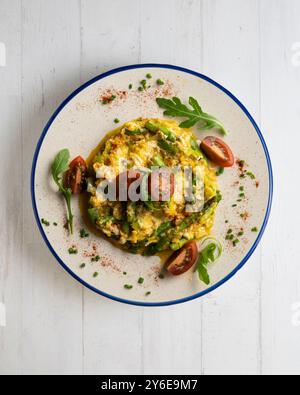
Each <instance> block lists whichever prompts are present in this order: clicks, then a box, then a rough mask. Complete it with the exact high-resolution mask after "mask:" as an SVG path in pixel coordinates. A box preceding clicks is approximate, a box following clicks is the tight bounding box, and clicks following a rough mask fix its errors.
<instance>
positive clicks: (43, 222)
mask: <svg viewBox="0 0 300 395" xmlns="http://www.w3.org/2000/svg"><path fill="white" fill-rule="evenodd" d="M41 222H42V224H43V225H45V226H50V222H49V221H47V220H46V219H45V218H42V219H41Z"/></svg>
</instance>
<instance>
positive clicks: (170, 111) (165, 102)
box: [156, 97, 227, 135]
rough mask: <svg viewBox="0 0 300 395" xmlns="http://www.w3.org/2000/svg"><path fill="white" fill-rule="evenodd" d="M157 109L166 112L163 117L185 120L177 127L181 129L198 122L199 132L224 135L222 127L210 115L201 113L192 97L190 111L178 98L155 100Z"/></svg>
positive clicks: (224, 131)
mask: <svg viewBox="0 0 300 395" xmlns="http://www.w3.org/2000/svg"><path fill="white" fill-rule="evenodd" d="M156 101H157V104H158V105H159V107H161V108H164V109H165V110H166V111H165V112H164V115H167V116H171V117H180V118H187V120H186V121H184V122H182V123H181V124H180V125H179V126H180V127H181V128H186V129H188V128H191V127H193V126H195V125H196V124H197V123H198V122H200V124H201V127H200V129H201V130H209V129H213V128H215V129H217V130H219V131H220V133H221V134H222V135H226V134H227V132H226V130H225V128H224V126H223V125H222V124H221V122H219V121H218V120H217V119H216V118H215V117H213V116H212V115H209V114H206V113H204V112H203V111H202V108H201V107H200V105H199V103H198V102H197V100H196V99H194V98H193V97H190V99H189V104H190V105H191V107H192V109H189V108H188V107H187V106H186V105H185V104H183V103H182V102H181V100H180V99H179V98H178V97H173V99H164V98H158V99H156Z"/></svg>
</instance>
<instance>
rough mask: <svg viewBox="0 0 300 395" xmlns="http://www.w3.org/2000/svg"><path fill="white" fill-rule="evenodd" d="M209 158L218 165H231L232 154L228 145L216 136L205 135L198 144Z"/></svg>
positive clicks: (232, 162)
mask: <svg viewBox="0 0 300 395" xmlns="http://www.w3.org/2000/svg"><path fill="white" fill-rule="evenodd" d="M200 148H201V150H202V151H203V152H204V153H205V155H206V156H207V157H208V159H209V160H211V161H212V162H213V163H215V164H216V165H218V166H220V167H232V166H233V165H234V155H233V153H232V151H231V149H230V147H229V146H228V145H227V144H226V143H225V142H224V141H223V140H221V139H219V138H218V137H212V136H211V137H206V138H205V139H204V140H203V141H202V143H201V146H200Z"/></svg>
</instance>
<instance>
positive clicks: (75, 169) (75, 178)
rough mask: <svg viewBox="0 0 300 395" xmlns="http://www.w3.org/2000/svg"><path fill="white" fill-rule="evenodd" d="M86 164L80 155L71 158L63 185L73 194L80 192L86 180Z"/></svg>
mask: <svg viewBox="0 0 300 395" xmlns="http://www.w3.org/2000/svg"><path fill="white" fill-rule="evenodd" d="M86 177H87V165H86V163H85V160H84V159H83V158H82V157H81V156H77V157H76V158H75V159H73V160H72V162H71V163H70V166H69V170H68V171H67V172H66V174H65V186H66V187H68V188H71V190H72V193H73V194H74V195H78V194H80V193H81V192H82V191H83V189H84V185H85V182H86Z"/></svg>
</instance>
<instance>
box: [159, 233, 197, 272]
mask: <svg viewBox="0 0 300 395" xmlns="http://www.w3.org/2000/svg"><path fill="white" fill-rule="evenodd" d="M197 259H198V247H197V244H196V242H195V241H191V242H190V243H187V244H186V245H185V246H183V247H182V248H181V249H180V250H179V251H176V252H174V254H173V255H172V256H171V257H170V258H169V260H168V261H167V263H166V269H167V271H168V272H169V273H171V274H173V275H174V276H179V275H181V274H183V273H186V272H187V271H188V270H190V268H191V267H192V266H194V264H195V263H196V261H197Z"/></svg>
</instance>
